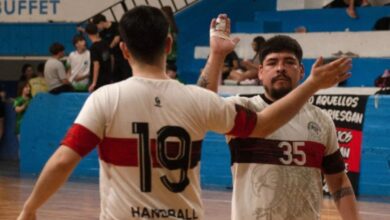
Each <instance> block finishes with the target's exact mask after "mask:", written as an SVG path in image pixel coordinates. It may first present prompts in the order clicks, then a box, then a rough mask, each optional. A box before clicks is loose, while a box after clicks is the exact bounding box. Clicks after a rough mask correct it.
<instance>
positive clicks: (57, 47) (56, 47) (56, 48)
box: [49, 42, 65, 55]
mask: <svg viewBox="0 0 390 220" xmlns="http://www.w3.org/2000/svg"><path fill="white" fill-rule="evenodd" d="M64 50H65V47H64V45H62V44H60V43H58V42H55V43H53V44H52V45H50V47H49V52H50V53H51V54H52V55H57V54H58V53H60V52H62V51H64Z"/></svg>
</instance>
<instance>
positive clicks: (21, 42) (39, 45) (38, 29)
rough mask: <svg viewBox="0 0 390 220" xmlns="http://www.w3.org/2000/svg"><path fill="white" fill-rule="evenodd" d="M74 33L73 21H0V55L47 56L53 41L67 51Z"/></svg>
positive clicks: (70, 48)
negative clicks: (60, 44)
mask: <svg viewBox="0 0 390 220" xmlns="http://www.w3.org/2000/svg"><path fill="white" fill-rule="evenodd" d="M75 34H77V31H76V24H73V23H0V42H2V43H1V44H0V56H48V55H49V54H50V53H49V46H50V45H51V44H52V43H54V42H59V43H62V44H63V45H64V46H65V49H66V52H67V53H69V52H70V51H73V50H74V47H73V45H72V39H73V36H74V35H75ZM5 42H6V43H5Z"/></svg>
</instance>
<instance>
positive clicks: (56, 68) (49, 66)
mask: <svg viewBox="0 0 390 220" xmlns="http://www.w3.org/2000/svg"><path fill="white" fill-rule="evenodd" d="M49 51H50V53H51V55H52V56H51V57H50V58H49V59H48V60H47V61H46V63H45V69H44V75H45V80H46V83H47V87H48V89H49V92H50V93H52V94H58V93H61V92H71V91H73V87H72V85H71V84H70V82H69V80H68V77H67V75H66V70H65V66H64V64H63V63H62V62H61V61H60V59H61V58H62V57H64V55H65V52H64V51H65V47H64V46H63V45H62V44H60V43H57V42H56V43H53V44H52V45H51V46H50V48H49Z"/></svg>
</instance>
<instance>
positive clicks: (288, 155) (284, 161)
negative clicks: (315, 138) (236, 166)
mask: <svg viewBox="0 0 390 220" xmlns="http://www.w3.org/2000/svg"><path fill="white" fill-rule="evenodd" d="M229 145H230V151H231V155H232V163H262V164H274V165H286V166H304V167H314V168H319V169H321V165H322V160H323V157H324V153H325V146H324V145H323V144H320V143H317V142H311V141H281V140H267V139H262V138H235V139H232V140H231V141H230V142H229Z"/></svg>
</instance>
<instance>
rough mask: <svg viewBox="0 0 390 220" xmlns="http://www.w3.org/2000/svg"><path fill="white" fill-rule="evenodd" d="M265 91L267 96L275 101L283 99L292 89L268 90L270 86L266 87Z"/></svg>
mask: <svg viewBox="0 0 390 220" xmlns="http://www.w3.org/2000/svg"><path fill="white" fill-rule="evenodd" d="M264 89H265V91H266V92H267V94H268V95H269V96H270V97H271V98H272V99H274V100H278V99H280V98H283V97H284V96H285V95H287V94H288V93H289V92H291V90H292V89H291V88H280V89H273V88H268V86H264Z"/></svg>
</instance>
